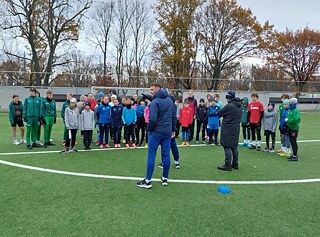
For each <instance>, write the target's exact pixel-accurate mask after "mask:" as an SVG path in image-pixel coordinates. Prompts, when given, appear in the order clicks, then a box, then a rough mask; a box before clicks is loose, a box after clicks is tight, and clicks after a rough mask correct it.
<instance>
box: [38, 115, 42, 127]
mask: <svg viewBox="0 0 320 237" xmlns="http://www.w3.org/2000/svg"><path fill="white" fill-rule="evenodd" d="M38 123H39V125H43V118H42V117H40V118H38Z"/></svg>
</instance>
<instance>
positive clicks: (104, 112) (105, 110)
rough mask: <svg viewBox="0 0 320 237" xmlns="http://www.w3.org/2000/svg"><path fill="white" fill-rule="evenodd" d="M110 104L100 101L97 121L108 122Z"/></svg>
mask: <svg viewBox="0 0 320 237" xmlns="http://www.w3.org/2000/svg"><path fill="white" fill-rule="evenodd" d="M110 109H111V107H110V105H109V104H107V105H106V104H104V103H101V104H100V105H99V107H98V109H97V114H98V118H99V123H110Z"/></svg>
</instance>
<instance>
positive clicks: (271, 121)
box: [263, 102, 278, 152]
mask: <svg viewBox="0 0 320 237" xmlns="http://www.w3.org/2000/svg"><path fill="white" fill-rule="evenodd" d="M274 107H275V104H274V103H273V102H270V103H269V104H268V108H267V109H266V110H265V111H264V114H263V127H264V135H265V137H266V147H265V149H264V150H263V151H264V152H274V146H275V143H276V128H277V124H278V113H277V112H276V111H275V109H274ZM270 136H271V139H272V144H271V147H270Z"/></svg>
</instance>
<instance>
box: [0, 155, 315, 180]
mask: <svg viewBox="0 0 320 237" xmlns="http://www.w3.org/2000/svg"><path fill="white" fill-rule="evenodd" d="M0 164H3V165H8V166H13V167H18V168H22V169H28V170H36V171H40V172H46V173H54V174H64V175H71V176H80V177H89V178H100V179H117V180H135V181H137V180H141V179H143V178H142V177H127V176H112V175H99V174H88V173H77V172H70V171H62V170H53V169H45V168H40V167H34V166H29V165H22V164H17V163H13V162H8V161H4V160H0ZM152 181H160V179H152ZM168 181H169V182H172V183H187V184H251V185H252V184H297V183H315V182H320V178H316V179H298V180H268V181H214V180H182V179H169V180H168Z"/></svg>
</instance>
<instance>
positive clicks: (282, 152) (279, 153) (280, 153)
mask: <svg viewBox="0 0 320 237" xmlns="http://www.w3.org/2000/svg"><path fill="white" fill-rule="evenodd" d="M284 153H286V152H285V151H281V152H278V155H279V156H281V155H282V154H284Z"/></svg>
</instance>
